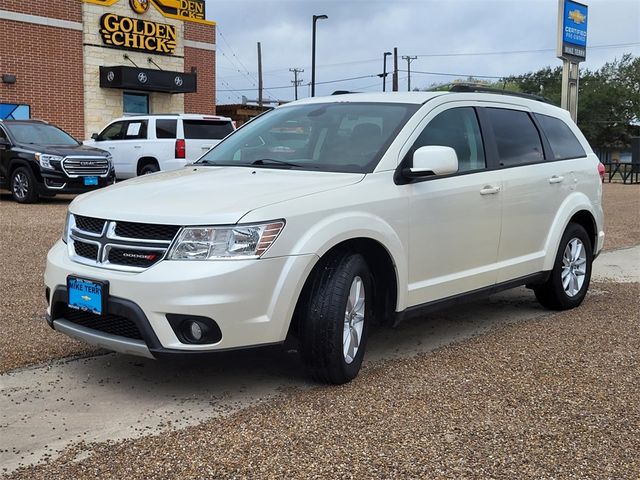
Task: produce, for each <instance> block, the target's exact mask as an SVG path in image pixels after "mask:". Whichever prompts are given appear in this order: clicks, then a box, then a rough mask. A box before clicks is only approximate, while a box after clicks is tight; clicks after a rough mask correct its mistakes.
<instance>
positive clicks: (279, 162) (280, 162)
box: [251, 158, 300, 167]
mask: <svg viewBox="0 0 640 480" xmlns="http://www.w3.org/2000/svg"><path fill="white" fill-rule="evenodd" d="M251 165H283V166H285V167H300V165H298V164H297V163H292V162H285V161H284V160H276V159H274V158H261V159H259V160H255V161H253V162H251Z"/></svg>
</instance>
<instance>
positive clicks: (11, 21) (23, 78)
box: [0, 0, 216, 139]
mask: <svg viewBox="0 0 640 480" xmlns="http://www.w3.org/2000/svg"><path fill="white" fill-rule="evenodd" d="M204 2H205V0H48V1H46V2H40V1H39V2H25V1H24V0H0V118H37V119H41V120H47V121H49V122H52V123H54V124H56V125H58V126H59V127H61V128H63V129H65V130H67V131H68V132H69V133H71V134H72V135H74V136H75V137H76V138H79V139H86V138H87V137H89V136H90V135H91V134H92V133H93V132H97V131H100V130H101V128H102V127H103V126H104V125H105V124H106V123H107V122H109V121H110V120H112V119H113V118H116V117H120V116H122V115H123V114H135V113H208V114H213V113H215V61H216V57H215V47H216V45H215V24H214V23H213V22H210V21H207V20H205V8H204Z"/></svg>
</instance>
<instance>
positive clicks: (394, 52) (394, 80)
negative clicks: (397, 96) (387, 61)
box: [393, 47, 398, 92]
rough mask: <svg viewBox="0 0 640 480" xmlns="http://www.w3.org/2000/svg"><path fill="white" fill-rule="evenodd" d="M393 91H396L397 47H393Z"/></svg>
mask: <svg viewBox="0 0 640 480" xmlns="http://www.w3.org/2000/svg"><path fill="white" fill-rule="evenodd" d="M393 91H394V92H397V91H398V47H393Z"/></svg>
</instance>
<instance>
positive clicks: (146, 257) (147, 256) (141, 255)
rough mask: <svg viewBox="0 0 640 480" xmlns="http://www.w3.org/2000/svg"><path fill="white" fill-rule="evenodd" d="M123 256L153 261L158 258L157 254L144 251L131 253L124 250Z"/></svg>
mask: <svg viewBox="0 0 640 480" xmlns="http://www.w3.org/2000/svg"><path fill="white" fill-rule="evenodd" d="M122 256H123V257H126V258H136V259H138V260H148V261H150V262H152V261H153V260H155V259H156V257H157V255H155V254H153V253H151V254H144V253H130V252H124V253H123V254H122Z"/></svg>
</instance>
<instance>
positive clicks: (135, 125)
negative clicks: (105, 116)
mask: <svg viewBox="0 0 640 480" xmlns="http://www.w3.org/2000/svg"><path fill="white" fill-rule="evenodd" d="M234 129H235V127H234V123H233V121H232V120H231V119H230V118H228V117H219V116H215V115H194V114H181V115H178V114H176V115H144V116H135V117H122V118H118V119H116V120H114V121H112V122H111V123H110V124H109V125H107V126H106V127H104V129H103V130H102V132H100V133H94V134H93V135H92V136H91V140H87V141H85V142H84V144H85V145H90V146H92V147H98V148H101V149H103V150H107V151H108V152H109V153H110V154H111V156H112V158H113V165H114V167H115V171H116V177H117V178H118V179H121V180H122V179H125V178H131V177H135V176H137V175H145V174H147V173H153V172H158V171H160V170H162V171H166V170H176V169H178V168H182V167H184V166H185V165H186V164H188V163H192V162H195V161H196V160H197V159H198V158H200V157H201V156H202V155H204V154H205V153H206V152H207V151H208V150H209V149H210V148H211V147H213V146H214V145H217V144H218V143H219V142H220V140H222V139H223V138H224V137H226V136H227V135H229V134H230V133H231V132H233V130H234Z"/></svg>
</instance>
